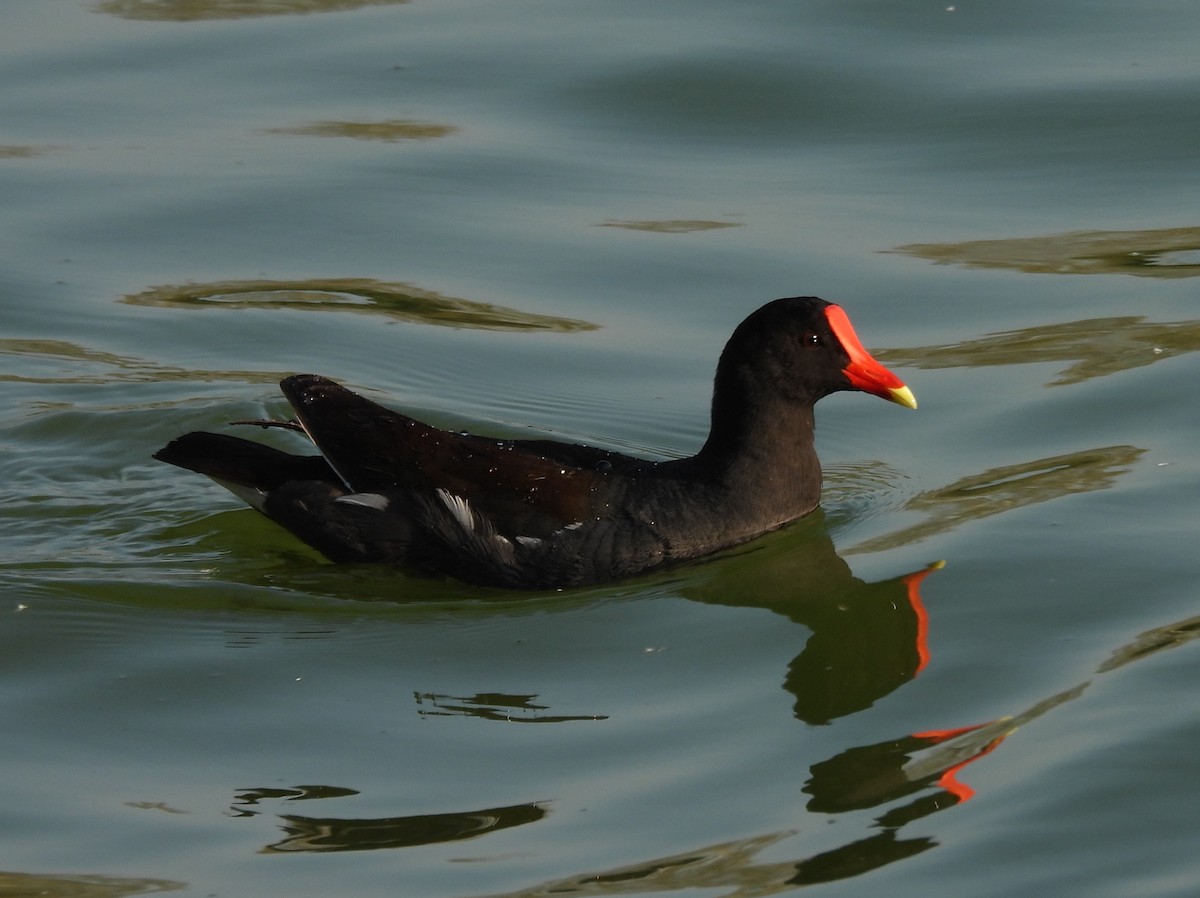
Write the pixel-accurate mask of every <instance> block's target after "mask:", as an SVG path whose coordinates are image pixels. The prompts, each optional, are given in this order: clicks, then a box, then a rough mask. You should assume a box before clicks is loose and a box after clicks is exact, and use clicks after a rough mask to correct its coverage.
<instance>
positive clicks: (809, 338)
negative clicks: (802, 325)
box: [800, 331, 821, 346]
mask: <svg viewBox="0 0 1200 898" xmlns="http://www.w3.org/2000/svg"><path fill="white" fill-rule="evenodd" d="M800 342H801V343H803V344H804V345H805V346H820V345H821V335H820V334H815V333H813V332H812V331H805V332H804V336H803V337H801V338H800Z"/></svg>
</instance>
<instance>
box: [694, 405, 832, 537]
mask: <svg viewBox="0 0 1200 898" xmlns="http://www.w3.org/2000/svg"><path fill="white" fill-rule="evenodd" d="M696 462H697V464H698V466H699V468H700V470H703V471H705V472H706V476H708V477H709V478H710V479H711V480H713V481H715V482H718V483H720V484H721V485H722V486H723V487H724V488H725V489H726V490H728V491H729V493H730V494H731V495H738V496H740V497H741V498H742V500H743V501H745V502H746V503H747V504H748V505H750V506H753V507H754V508H756V509H759V510H760V511H761V512H762V513H767V514H771V515H775V516H778V517H779V518H780V519H781V521H782V520H790V519H791V518H793V517H798V516H799V515H802V514H807V513H808V512H810V511H812V509H813V508H815V507H816V505H817V503H818V502H819V501H820V498H821V463H820V461H819V460H818V459H817V451H816V446H815V445H814V442H813V408H812V405H811V404H797V403H793V402H766V403H764V402H761V401H754V400H748V401H745V402H724V403H719V404H718V403H714V405H713V415H712V430H711V431H710V432H709V436H708V440H707V441H706V442H705V444H704V446H703V448H701V450H700V451H699V452H698V453H697V454H696Z"/></svg>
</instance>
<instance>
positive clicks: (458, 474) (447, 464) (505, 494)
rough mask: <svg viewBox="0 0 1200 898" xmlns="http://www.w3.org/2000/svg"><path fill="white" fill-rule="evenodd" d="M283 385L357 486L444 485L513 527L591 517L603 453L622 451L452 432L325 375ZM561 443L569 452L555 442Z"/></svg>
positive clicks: (312, 432)
mask: <svg viewBox="0 0 1200 898" xmlns="http://www.w3.org/2000/svg"><path fill="white" fill-rule="evenodd" d="M280 388H281V389H282V390H283V393H284V395H285V396H287V398H288V401H289V402H291V404H292V406H293V408H295V410H296V415H297V417H298V418H299V420H300V423H301V424H302V425H303V427H304V430H305V431H306V432H307V433H308V435H309V437H310V438H311V439H312V441H313V442H314V443H316V445H317V447H318V448H319V449H320V450H321V452H322V454H323V455H324V456H325V459H326V460H327V461H328V463H329V465H330V466H331V467H332V468H333V469H334V471H336V472H337V474H338V476H339V477H341V478H342V480H344V481H345V482H346V484H347V485H348V486H349V487H350V488H352V489H353V490H355V491H357V492H374V491H381V490H388V489H393V488H401V489H410V490H416V491H420V492H428V493H432V492H433V491H434V490H436V489H444V490H446V491H448V492H449V493H451V494H453V495H455V496H459V497H461V498H463V499H465V500H467V501H468V502H469V503H470V504H471V505H472V506H473V507H474V508H475V509H476V510H478V511H480V512H482V513H483V514H485V515H487V516H488V517H489V518H490V519H491V521H492V523H493V524H494V526H495V527H496V529H497V530H498V531H499V532H501V533H505V534H508V535H522V536H526V535H527V536H534V537H545V536H548V535H549V534H550V533H552V532H554V531H555V530H558V529H560V528H562V527H564V526H566V525H568V524H572V523H575V522H577V521H583V520H586V519H587V518H589V517H590V516H592V515H593V514H594V513H595V509H596V507H597V505H598V503H599V502H600V501H602V498H601V497H600V496H598V493H599V492H602V491H603V490H602V487H603V486H604V485H605V481H606V479H607V478H608V477H609V476H610V474H611V473H612V468H613V466H612V464H611V462H610V463H608V465H607V466H606V465H604V464H603V463H602V462H604V461H605V459H607V458H624V457H622V456H615V455H614V454H612V453H605V452H603V451H601V450H587V448H586V447H578V449H577V450H575V451H570V450H571V449H573V447H568V446H567V444H552V443H548V442H537V443H523V442H521V441H514V440H490V439H487V438H484V437H477V436H472V435H470V434H460V433H451V432H450V431H446V430H441V429H439V428H436V427H432V426H430V425H428V424H425V423H423V422H421V421H417V420H416V419H414V418H410V417H408V416H407V415H402V414H400V413H398V412H394V411H392V410H391V409H387V408H384V407H383V406H381V405H378V404H376V403H374V402H371V401H370V400H369V399H365V398H364V397H362V396H359V395H358V394H356V393H353V392H351V391H350V390H347V389H346V388H345V387H342V386H340V385H339V384H336V383H334V382H333V381H331V380H328V379H326V378H324V377H319V376H317V375H311V374H300V375H295V376H293V377H289V378H287V379H286V380H284V381H283V382H282V383H281V384H280ZM555 446H559V447H562V449H561V451H558V452H554V451H552V450H554V448H555ZM537 449H543V450H545V451H537ZM591 454H594V456H595V459H596V461H597V464H596V465H594V466H590V467H584V466H579V465H575V464H569V463H567V462H566V461H563V460H561V459H562V458H568V457H569V458H572V460H574V458H575V457H576V456H580V457H589V456H590V455H591ZM554 455H557V456H559V459H556V458H554V457H552V456H554ZM628 461H629V462H633V461H634V460H632V459H629V460H628Z"/></svg>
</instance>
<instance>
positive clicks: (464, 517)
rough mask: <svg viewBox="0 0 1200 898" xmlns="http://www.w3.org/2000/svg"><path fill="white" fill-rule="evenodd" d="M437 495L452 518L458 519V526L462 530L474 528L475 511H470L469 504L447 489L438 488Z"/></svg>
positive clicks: (472, 529)
mask: <svg viewBox="0 0 1200 898" xmlns="http://www.w3.org/2000/svg"><path fill="white" fill-rule="evenodd" d="M437 497H438V498H439V499H441V500H442V504H443V505H445V506H446V508H448V509H449V510H450V513H451V514H452V515H454V519H455V520H456V521H458V523H459V526H461V527H462V528H463V529H464V530H470V531H472V532H474V530H475V512H473V511H471V504H470V503H469V502H468V501H467V500H466V499H464V498H463V497H462V496H456V495H454V494H453V493H451V492H450V491H449V490H444V489H441V488H440V487H439V488H438V491H437Z"/></svg>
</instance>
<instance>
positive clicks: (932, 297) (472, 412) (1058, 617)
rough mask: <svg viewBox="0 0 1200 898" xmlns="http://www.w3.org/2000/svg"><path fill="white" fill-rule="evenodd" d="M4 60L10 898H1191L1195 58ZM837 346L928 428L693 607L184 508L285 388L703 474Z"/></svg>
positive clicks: (863, 55) (563, 18)
mask: <svg viewBox="0 0 1200 898" xmlns="http://www.w3.org/2000/svg"><path fill="white" fill-rule="evenodd" d="M9 6H10V8H8V9H6V25H5V28H4V31H3V34H0V49H2V50H3V52H2V53H0V68H2V71H3V76H4V78H3V80H4V84H5V85H6V90H5V91H4V92H3V94H2V96H0V122H2V123H3V125H2V126H0V185H2V188H3V197H4V202H3V203H2V204H0V228H2V229H3V234H4V239H3V240H2V241H0V259H2V264H0V383H2V384H3V389H2V390H0V535H2V537H3V538H2V539H0V602H2V604H0V614H2V615H3V621H4V623H3V625H0V671H3V679H2V680H0V714H2V717H0V719H2V720H3V722H4V727H3V729H4V738H3V739H2V740H0V759H2V761H3V769H4V771H5V776H4V778H3V783H4V787H3V801H2V802H0V808H2V810H0V845H3V849H2V851H0V895H4V896H8V895H12V896H25V895H61V896H67V895H96V896H101V895H103V896H116V895H134V894H145V893H152V892H156V891H170V890H174V891H177V892H179V893H180V894H188V895H197V896H201V895H203V896H208V895H230V896H234V895H256V896H273V895H281V896H282V895H288V896H294V895H329V894H345V895H355V896H359V895H361V896H373V895H396V894H405V895H420V896H427V898H436V896H447V898H450V896H457V898H466V896H494V895H506V896H518V895H520V896H537V895H549V894H576V895H598V896H599V895H621V896H631V895H651V894H663V893H666V894H672V893H677V894H680V895H693V894H695V895H700V894H703V895H713V896H717V895H720V896H745V898H748V896H751V895H754V896H759V895H772V894H791V893H795V892H797V891H799V890H800V889H813V888H817V889H820V890H822V891H823V892H825V893H828V894H846V895H855V896H857V895H863V894H888V895H891V896H910V895H911V896H917V895H921V896H924V895H928V894H933V893H936V894H955V895H962V896H992V895H1012V894H1019V893H1021V892H1023V891H1027V892H1030V893H1035V894H1053V895H1061V896H1068V895H1080V896H1088V898H1093V896H1110V895H1111V896H1122V898H1124V896H1129V895H1134V894H1136V895H1139V896H1151V895H1153V896H1158V895H1190V894H1194V893H1195V892H1196V890H1197V889H1198V888H1200V871H1198V869H1197V865H1196V862H1195V841H1196V839H1195V834H1196V827H1195V824H1194V822H1193V818H1194V816H1195V815H1194V808H1195V805H1196V801H1197V799H1198V798H1200V794H1198V792H1200V786H1198V785H1197V784H1198V783H1200V769H1198V768H1197V761H1196V753H1195V750H1194V747H1195V744H1196V740H1197V738H1200V712H1198V711H1197V707H1198V706H1197V702H1196V701H1195V697H1194V692H1195V683H1196V672H1197V665H1198V663H1200V656H1198V655H1197V647H1196V645H1195V643H1194V641H1193V637H1194V635H1195V634H1196V633H1197V632H1200V607H1197V601H1196V600H1197V596H1196V582H1197V578H1198V574H1200V566H1198V563H1197V556H1196V548H1195V546H1196V532H1197V524H1198V523H1200V522H1198V520H1197V514H1196V497H1197V488H1198V486H1200V460H1198V456H1197V452H1196V449H1195V445H1196V437H1197V425H1198V424H1200V416H1198V414H1197V410H1196V403H1195V400H1194V396H1193V391H1192V390H1191V389H1190V386H1189V385H1190V384H1191V383H1192V382H1193V381H1194V380H1195V379H1196V377H1197V376H1198V375H1200V370H1198V367H1200V363H1198V361H1197V356H1196V354H1195V350H1196V349H1197V348H1200V318H1197V313H1196V298H1197V295H1198V294H1197V284H1200V281H1197V280H1195V279H1194V278H1195V275H1196V274H1198V273H1200V266H1198V263H1197V252H1198V251H1200V209H1198V208H1197V200H1196V197H1197V196H1198V195H1200V194H1198V193H1197V190H1196V187H1197V183H1196V182H1197V177H1196V172H1197V169H1196V161H1195V158H1196V154H1195V150H1194V147H1195V146H1196V145H1197V143H1198V141H1200V114H1197V113H1196V112H1195V111H1194V107H1195V102H1194V100H1195V96H1196V93H1197V89H1198V88H1200V64H1198V63H1197V61H1196V54H1195V35H1196V33H1197V27H1198V26H1200V21H1198V11H1197V9H1195V8H1194V6H1193V5H1191V4H1186V3H1178V2H1150V3H1142V4H1138V5H1137V6H1136V8H1135V7H1132V6H1129V5H1128V4H1124V3H1115V2H1102V3H1086V4H1085V3H1080V2H1067V3H1060V4H1055V5H1050V6H1046V5H1045V4H1032V3H1007V4H977V3H968V4H946V3H935V4H920V3H913V2H902V3H858V4H844V3H829V2H817V3H806V4H802V5H794V4H787V5H782V4H773V3H765V2H764V3H740V4H733V5H731V4H719V3H702V4H694V3H689V4H684V3H675V2H664V3H656V4H638V3H624V2H618V3H606V4H596V3H576V4H568V5H562V4H550V3H536V2H529V3H525V2H518V3H506V4H488V3H480V2H478V0H461V2H457V0H456V2H445V3H428V2H413V3H334V2H324V3H322V2H312V3H301V2H292V3H287V2H285V3H265V2H262V3H260V2H255V0H245V2H238V3H233V2H218V0H209V2H196V3H168V2H150V0H143V2H136V0H129V2H102V3H101V2H95V3H88V2H63V3H58V4H46V3H36V2H33V0H21V2H14V3H10V4H9ZM800 293H816V294H819V295H822V296H825V297H826V298H828V299H833V300H837V301H839V302H840V303H842V304H843V305H844V306H845V307H846V309H847V310H848V312H849V314H850V315H851V317H852V318H853V320H854V322H855V325H856V327H857V328H858V331H859V334H860V336H861V337H862V338H863V341H864V342H865V343H866V345H867V346H868V347H869V348H871V349H872V350H873V351H875V352H876V354H877V355H878V356H879V357H880V358H881V359H882V360H884V361H885V362H886V363H887V364H888V365H889V366H890V367H893V368H894V369H896V370H897V371H898V372H899V373H900V374H901V376H903V377H904V378H905V380H906V381H907V382H908V383H909V384H910V385H911V386H912V388H913V390H914V392H915V393H916V395H917V397H918V399H919V400H920V403H921V406H920V409H919V411H917V412H907V411H905V410H902V409H899V408H897V407H894V406H891V405H888V404H886V403H882V402H878V401H876V400H874V399H872V398H870V397H865V396H859V395H852V394H842V395H838V396H834V397H831V398H830V399H828V400H826V401H824V402H822V404H821V405H820V407H819V409H818V448H819V451H820V454H821V456H822V459H823V461H824V462H825V466H826V499H825V503H824V511H823V512H822V513H821V514H819V515H817V516H815V517H813V518H812V519H810V520H807V521H804V522H801V523H799V524H797V525H795V526H793V527H791V528H788V529H786V530H785V531H783V532H781V533H778V534H774V535H772V536H771V537H769V538H767V539H765V540H762V541H760V542H758V543H756V544H754V545H752V546H748V547H745V548H744V549H742V550H740V551H737V552H733V553H729V554H728V555H726V556H723V557H721V558H718V559H714V560H712V561H710V562H707V563H704V564H697V565H691V566H688V567H685V568H681V569H679V570H674V571H668V572H665V573H662V574H658V575H655V576H652V577H648V578H643V579H640V580H635V581H632V582H629V583H623V584H618V585H616V586H613V587H605V588H594V589H586V590H578V591H570V592H563V593H548V594H536V595H511V594H507V593H496V592H491V591H486V590H478V589H474V588H469V587H464V586H462V585H459V584H456V583H453V582H433V581H428V580H421V579H417V578H413V577H409V576H406V575H404V574H403V573H401V572H397V571H393V570H386V569H377V568H364V567H347V568H340V567H335V566H332V565H328V564H325V563H323V562H322V561H321V560H320V559H319V558H317V557H316V556H315V555H314V554H313V553H312V552H310V551H309V550H307V549H306V548H304V547H303V546H301V545H299V544H298V543H296V542H295V541H294V540H292V539H291V538H290V537H288V536H287V535H286V534H284V533H281V532H280V531H278V530H276V529H275V528H273V527H272V526H271V525H270V524H269V523H267V522H265V521H263V520H261V519H260V518H258V517H257V516H256V515H255V514H254V513H253V512H251V511H249V510H246V509H242V508H240V507H239V506H238V504H237V503H236V501H235V500H233V499H232V498H231V497H229V496H228V495H227V494H225V493H224V492H223V491H221V490H219V489H217V488H215V487H213V486H212V485H211V484H209V483H207V482H206V481H204V480H203V479H202V478H198V477H192V476H189V475H187V474H185V473H184V472H182V471H178V470H176V469H172V468H168V467H167V466H165V465H160V464H156V463H154V462H153V461H152V460H151V459H150V455H151V453H152V452H154V451H155V450H156V449H157V448H159V447H160V446H161V445H162V444H163V443H165V442H166V441H167V440H169V439H171V438H172V437H174V436H176V435H178V434H179V433H182V432H184V431H187V430H193V429H222V428H224V427H225V426H226V424H227V422H229V421H232V420H236V419H240V418H253V417H259V416H262V415H264V414H278V413H281V412H282V411H283V408H284V403H283V401H282V398H281V397H280V396H279V394H278V392H277V390H276V387H275V382H276V381H277V380H278V379H279V378H280V377H282V376H284V375H286V374H288V373H291V372H296V371H317V372H320V373H324V374H327V375H329V376H332V377H335V378H336V379H339V380H341V381H343V382H345V383H347V384H349V385H351V386H353V387H355V388H356V389H359V390H361V391H363V392H365V393H367V394H368V395H370V396H372V397H373V398H376V399H378V400H380V401H386V402H389V403H391V404H393V405H394V406H395V407H397V408H401V409H404V410H406V411H408V412H409V413H412V414H416V415H419V416H422V417H425V418H427V419H428V420H431V421H433V422H434V423H438V424H441V425H445V426H452V427H461V428H470V429H472V430H477V431H483V432H496V433H503V434H508V435H514V434H515V435H531V434H550V435H553V436H556V437H558V438H562V439H569V440H586V441H589V442H594V443H598V444H600V445H604V446H609V447H614V448H619V449H622V450H625V451H631V452H634V453H638V454H643V455H648V456H654V457H664V456H668V457H673V456H680V455H684V454H688V453H690V452H692V451H694V450H695V449H696V448H697V447H698V446H699V444H700V443H701V442H702V440H703V437H704V434H705V431H706V427H707V420H706V414H707V407H708V401H709V385H710V382H711V375H712V368H713V365H714V363H715V360H716V356H717V353H718V352H719V350H720V347H721V345H722V344H723V342H724V340H725V338H726V337H727V336H728V334H729V332H730V331H731V330H732V328H733V327H734V325H735V324H736V323H737V322H738V321H739V320H740V319H741V318H742V317H744V316H745V314H747V313H748V312H749V311H751V310H752V309H754V308H756V307H757V306H758V305H760V304H761V303H763V302H765V301H766V300H769V299H772V298H775V297H778V296H784V295H794V294H800ZM277 436H278V437H279V438H280V439H281V440H284V441H285V442H286V437H287V435H277ZM938 562H944V565H941V566H939V565H938V564H937V563H938Z"/></svg>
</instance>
